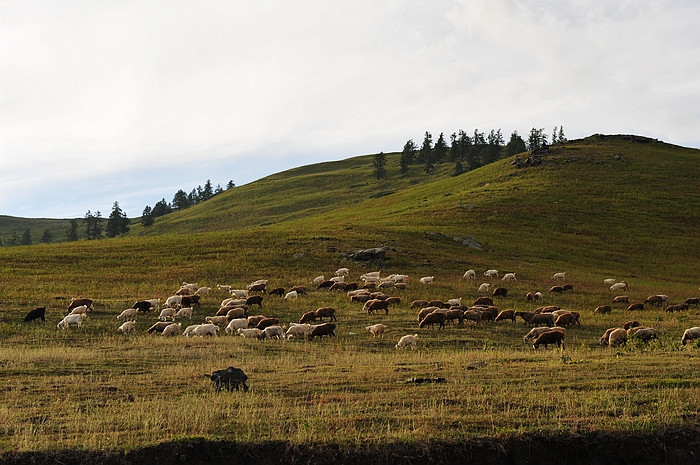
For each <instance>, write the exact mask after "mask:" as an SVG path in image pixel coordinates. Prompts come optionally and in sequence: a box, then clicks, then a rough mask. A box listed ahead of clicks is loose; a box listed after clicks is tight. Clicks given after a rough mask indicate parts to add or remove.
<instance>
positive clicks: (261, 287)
mask: <svg viewBox="0 0 700 465" xmlns="http://www.w3.org/2000/svg"><path fill="white" fill-rule="evenodd" d="M266 289H267V284H266V283H259V284H253V285H252V286H248V292H262V293H263V294H267V290H266Z"/></svg>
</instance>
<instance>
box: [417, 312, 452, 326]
mask: <svg viewBox="0 0 700 465" xmlns="http://www.w3.org/2000/svg"><path fill="white" fill-rule="evenodd" d="M445 319H446V315H445V314H444V313H442V312H431V313H428V314H427V315H426V316H425V318H423V320H421V322H420V323H418V327H419V328H424V327H425V326H428V325H430V327H431V328H432V327H433V326H434V325H436V324H437V325H439V326H438V328H439V329H445Z"/></svg>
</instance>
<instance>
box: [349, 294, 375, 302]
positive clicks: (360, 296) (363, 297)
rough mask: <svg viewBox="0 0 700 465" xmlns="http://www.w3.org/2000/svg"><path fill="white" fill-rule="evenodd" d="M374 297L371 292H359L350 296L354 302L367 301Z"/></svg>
mask: <svg viewBox="0 0 700 465" xmlns="http://www.w3.org/2000/svg"><path fill="white" fill-rule="evenodd" d="M371 298H372V297H371V296H370V295H369V294H357V295H354V296H352V297H350V300H351V301H353V302H359V303H365V302H367V301H368V300H370V299H371Z"/></svg>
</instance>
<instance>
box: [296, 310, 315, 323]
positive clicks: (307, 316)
mask: <svg viewBox="0 0 700 465" xmlns="http://www.w3.org/2000/svg"><path fill="white" fill-rule="evenodd" d="M311 322H316V312H314V311H311V312H306V313H304V314H303V315H302V316H301V318H299V323H300V324H304V323H311Z"/></svg>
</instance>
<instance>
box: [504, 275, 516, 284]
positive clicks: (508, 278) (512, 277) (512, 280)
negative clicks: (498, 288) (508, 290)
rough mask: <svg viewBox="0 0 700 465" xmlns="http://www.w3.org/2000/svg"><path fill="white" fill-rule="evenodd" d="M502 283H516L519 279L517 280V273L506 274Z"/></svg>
mask: <svg viewBox="0 0 700 465" xmlns="http://www.w3.org/2000/svg"><path fill="white" fill-rule="evenodd" d="M501 280H502V281H509V282H515V281H517V279H515V273H506V274H504V275H503V278H501Z"/></svg>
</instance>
